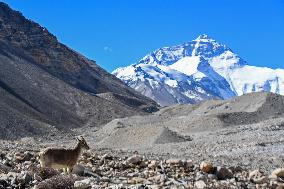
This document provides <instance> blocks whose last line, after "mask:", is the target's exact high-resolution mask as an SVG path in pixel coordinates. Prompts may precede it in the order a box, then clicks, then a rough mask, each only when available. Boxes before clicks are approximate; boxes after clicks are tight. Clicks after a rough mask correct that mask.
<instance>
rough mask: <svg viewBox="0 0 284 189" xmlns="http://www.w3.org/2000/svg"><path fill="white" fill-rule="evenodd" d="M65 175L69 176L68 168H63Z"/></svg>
mask: <svg viewBox="0 0 284 189" xmlns="http://www.w3.org/2000/svg"><path fill="white" fill-rule="evenodd" d="M63 173H64V175H66V174H67V168H66V167H64V168H63Z"/></svg>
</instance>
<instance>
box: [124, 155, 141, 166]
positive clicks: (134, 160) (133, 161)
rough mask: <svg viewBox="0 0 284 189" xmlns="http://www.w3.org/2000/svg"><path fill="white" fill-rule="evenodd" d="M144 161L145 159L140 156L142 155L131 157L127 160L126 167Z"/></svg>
mask: <svg viewBox="0 0 284 189" xmlns="http://www.w3.org/2000/svg"><path fill="white" fill-rule="evenodd" d="M142 160H143V157H142V156H140V155H134V156H131V157H129V158H128V159H127V160H126V165H129V164H139V163H141V162H142Z"/></svg>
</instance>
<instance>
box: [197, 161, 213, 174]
mask: <svg viewBox="0 0 284 189" xmlns="http://www.w3.org/2000/svg"><path fill="white" fill-rule="evenodd" d="M200 170H201V171H203V172H205V173H211V172H213V170H214V167H213V164H212V163H211V162H206V161H203V162H201V164H200Z"/></svg>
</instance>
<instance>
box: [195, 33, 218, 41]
mask: <svg viewBox="0 0 284 189" xmlns="http://www.w3.org/2000/svg"><path fill="white" fill-rule="evenodd" d="M193 41H202V42H212V41H215V40H214V39H212V38H211V37H209V36H208V35H206V34H202V35H200V36H198V37H197V38H196V39H195V40H193Z"/></svg>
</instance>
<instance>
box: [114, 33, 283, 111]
mask: <svg viewBox="0 0 284 189" xmlns="http://www.w3.org/2000/svg"><path fill="white" fill-rule="evenodd" d="M112 74H114V75H115V76H116V77H118V78H119V79H121V80H122V81H123V82H125V83H126V84H127V85H128V86H130V87H132V88H134V89H135V90H136V91H138V92H140V93H142V94H144V95H145V96H148V97H150V98H152V99H153V100H155V101H156V102H158V103H159V104H160V105H161V106H169V105H173V104H194V103H198V102H201V101H204V100H208V99H228V98H231V97H234V96H240V95H243V94H245V93H251V92H260V91H269V92H273V93H278V94H282V95H284V69H271V68H266V67H256V66H251V65H249V64H248V63H247V62H246V61H245V60H243V59H242V58H241V57H240V56H239V55H238V54H236V53H234V52H233V51H232V50H231V49H230V48H229V47H227V46H226V45H224V44H222V43H219V42H217V41H216V40H214V39H212V38H210V37H209V36H208V35H206V34H202V35H200V36H198V37H197V38H196V39H195V40H192V41H190V42H186V43H184V44H181V45H177V46H172V47H163V48H160V49H157V50H155V51H154V52H151V53H149V54H148V55H146V56H145V57H143V58H142V59H141V60H140V61H138V62H137V63H135V64H131V65H129V66H126V67H121V68H117V69H116V70H114V71H113V72H112Z"/></svg>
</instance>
